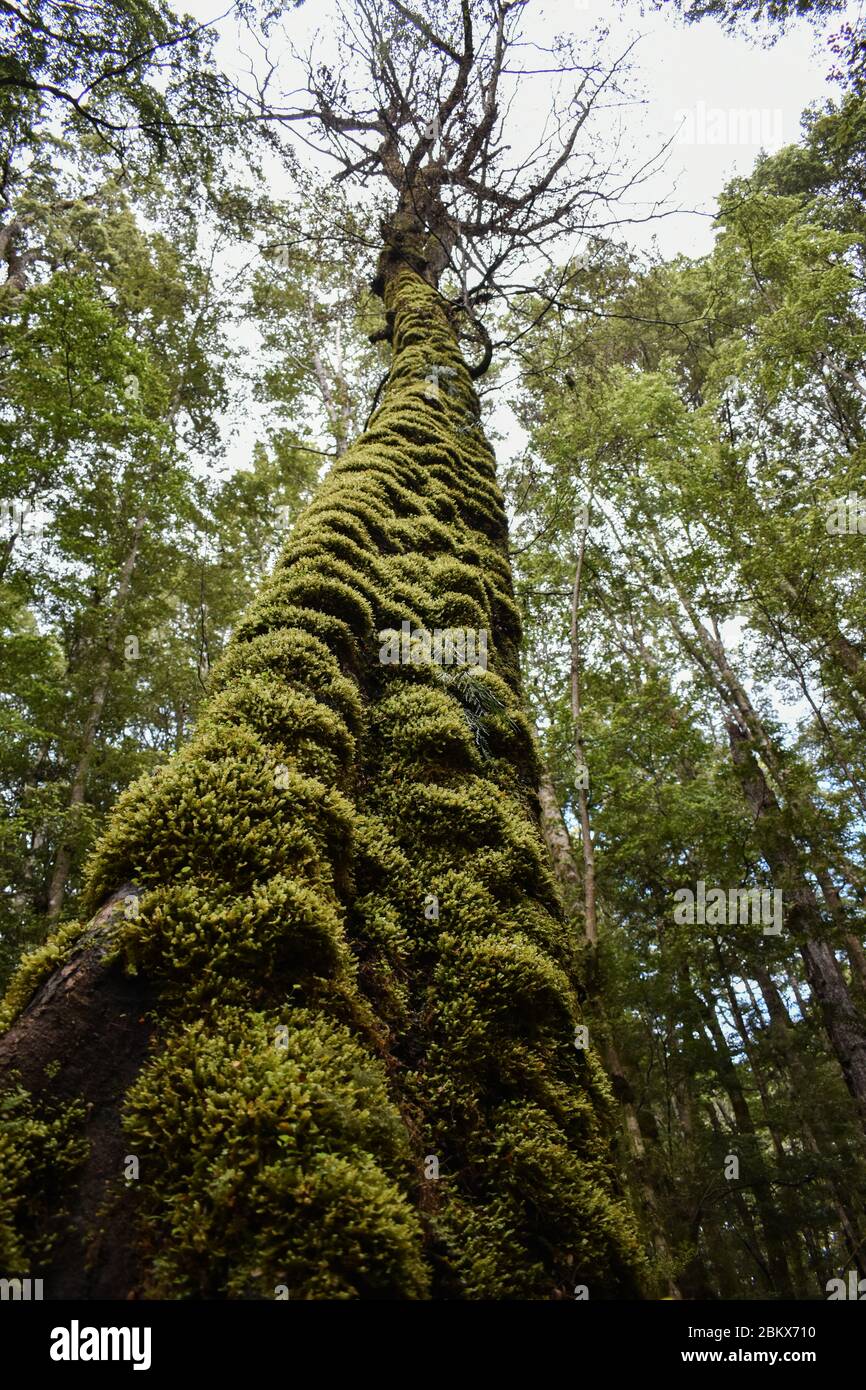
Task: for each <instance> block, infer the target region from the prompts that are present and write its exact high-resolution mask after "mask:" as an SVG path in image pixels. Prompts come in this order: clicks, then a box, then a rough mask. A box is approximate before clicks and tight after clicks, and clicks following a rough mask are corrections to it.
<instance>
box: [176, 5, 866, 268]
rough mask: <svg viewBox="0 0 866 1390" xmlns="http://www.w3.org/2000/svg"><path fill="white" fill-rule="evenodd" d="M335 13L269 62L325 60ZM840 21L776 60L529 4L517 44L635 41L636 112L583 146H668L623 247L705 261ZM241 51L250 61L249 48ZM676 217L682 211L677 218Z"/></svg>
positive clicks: (788, 126)
mask: <svg viewBox="0 0 866 1390" xmlns="http://www.w3.org/2000/svg"><path fill="white" fill-rule="evenodd" d="M862 4H863V0H854V3H852V4H850V5H849V13H850V14H852V15H853V14H855V13H857V12H859V10H860V9H861V7H862ZM181 8H182V9H185V10H188V11H190V12H191V13H192V14H194V15H195V16H196V18H198V19H199V20H203V19H208V18H211V17H212V16H214V15H215V14H218V13H220V10H219V9H216V8H215V5H214V0H186V2H185V3H179V4H178V9H181ZM334 9H335V5H334V0H307V3H306V4H304V5H303V6H302V7H301V8H300V9H299V10H296V11H292V12H291V13H290V14H289V15H288V16H287V17H286V19H285V21H284V34H285V39H284V40H282V41H281V39H280V38H278V37H275V38H274V40H273V47H272V52H273V53H279V52H280V50H281V49H282V48H283V46H284V44H285V47H286V48H288V43H289V42H291V43H293V44H295V45H296V46H297V47H298V48H302V49H303V48H305V47H306V46H307V43H308V41H309V39H310V38H311V36H312V35H313V34H318V36H319V43H320V45H321V46H322V51H323V52H325V53H326V54H327V52H328V49H329V47H330V39H331V35H332V33H333V18H332V16H333V14H334ZM842 18H843V16H836V17H834V18H832V19H831V20H830V21H828V22H825V23H823V24H818V25H814V24H811V23H808V22H804V21H799V22H797V23H794V24H792V25H791V28H790V32H789V33H788V34H786V35H785V36H784V37H782V38H781V39H779V40H778V42H777V43H776V44H775V46H774V47H773V48H770V49H765V48H762V47H760V46H759V45H758V44H757V43H755V42H754V41H752V40H751V39H750V38H749V37H746V36H734V37H732V36H729V35H727V34H726V33H725V32H724V31H723V30H722V28H721V26H720V25H719V24H718V23H716V22H715V21H713V20H704V21H702V22H701V23H700V24H692V25H685V24H683V22H682V20H681V19H680V17H679V16H678V14H677V12H676V10H675V8H674V6H673V5H670V6H666V7H665V8H663V9H661V10H655V9H651V10H648V11H647V12H646V13H643V14H642V13H641V5H640V3H639V0H625V3H622V2H621V0H529V3H528V5H527V6H526V9H525V10H524V32H525V36H526V38H527V39H529V40H531V41H535V42H537V43H539V44H546V43H547V42H548V41H549V39H550V37H551V36H552V35H553V34H554V33H561V32H571V33H574V34H576V35H577V36H578V37H581V36H584V35H585V36H587V38H588V36H589V34H590V33H591V32H592V31H593V30H594V29H596V28H597V27H598V26H603V27H604V28H606V29H608V30H609V40H608V51H609V52H610V53H611V54H612V55H615V54H617V53H619V52H621V51H622V50H623V49H624V48H625V47H626V46H627V44H628V43H629V42H630V41H631V40H633V39H635V38H637V44H636V46H635V48H634V50H633V52H632V69H633V75H632V80H631V82H630V88H631V90H632V91H633V92H634V94H635V99H634V102H633V104H632V105H631V106H630V107H623V106H622V105H620V104H616V105H615V106H614V107H613V108H612V109H606V110H601V111H599V112H597V113H596V114H595V115H594V118H593V119H594V124H593V126H592V128H591V129H590V128H589V127H587V128H586V129H587V134H588V135H589V136H590V137H591V138H592V139H599V138H600V139H601V141H603V142H604V141H609V140H614V139H616V138H617V137H618V136H620V133H621V134H622V137H624V138H623V139H622V147H623V148H624V150H625V151H626V153H627V155H628V156H629V157H630V158H631V157H633V159H634V162H635V164H638V163H642V162H643V161H644V160H646V159H648V158H649V157H650V156H651V155H652V154H653V153H655V152H656V151H658V150H659V149H661V148H662V146H664V145H665V144H666V143H667V142H668V141H673V143H672V144H671V147H670V150H669V152H668V156H667V160H666V167H665V169H664V171H663V172H660V173H659V174H658V175H657V176H656V177H655V178H654V179H653V180H652V182H651V183H650V184H648V185H646V186H644V188H643V189H642V190H641V193H640V198H641V204H642V205H641V206H637V207H635V214H636V215H637V216H641V215H642V214H643V212H644V209H645V206H646V205H648V204H649V203H650V202H651V201H652V200H663V201H664V202H665V204H666V206H667V207H668V208H669V209H670V210H671V212H670V213H669V215H667V216H665V217H664V218H662V219H660V220H654V221H653V222H652V223H650V224H644V225H642V226H632V227H631V228H624V229H623V235H624V236H625V237H626V238H627V239H628V240H629V241H630V242H631V243H632V244H633V245H635V246H636V247H641V248H645V247H647V246H648V245H649V244H650V243H651V241H652V239H653V237H655V238H656V240H657V243H658V246H659V249H660V250H661V251H662V253H663V254H664V255H666V256H669V255H673V254H676V253H677V252H683V253H686V254H689V255H701V254H703V253H704V252H706V251H708V250H709V249H710V246H711V244H712V233H711V214H712V209H713V207H714V201H715V198H716V196H717V195H718V193H719V191H720V189H721V187H722V185H723V183H724V181H725V179H726V178H727V177H729V176H730V175H731V174H732V173H735V172H738V173H746V172H747V171H748V170H749V168H750V167H751V165H752V164H753V162H754V159H755V156H756V154H757V153H758V149H759V148H760V146H761V145H763V146H764V147H765V148H766V149H768V150H773V149H776V148H778V147H779V146H780V145H783V144H789V143H791V142H793V141H794V140H796V139H797V135H798V130H799V121H800V115H801V113H802V111H803V109H804V108H805V107H806V106H808V105H809V104H810V103H812V102H814V101H818V102H822V101H824V100H825V99H826V98H827V97H828V96H830V95H835V94H836V92H837V88H836V86H835V84H832V83H829V82H828V81H827V78H826V73H827V70H828V69H829V67H830V66H831V65H832V56H831V55H830V54H829V53H828V51H827V47H826V39H827V36H828V35H829V34H830V33H832V32H833V31H834V30H836V29H838V27H839V25H840V23H841V22H842ZM217 27H218V30H219V32H220V34H221V36H222V37H221V40H220V45H219V49H218V52H217V58H218V61H219V62H220V63H221V64H222V65H223V66H224V67H225V68H226V69H227V70H229V71H231V72H233V73H237V72H239V71H240V70H242V68H243V67H244V66H245V60H244V59H243V58H241V56H240V55H239V53H238V44H237V35H236V31H235V29H234V26H233V25H232V24H231V22H223V23H222V24H220V25H218V26H217ZM751 28H752V26H751V25H750V26H749V29H750V31H751ZM244 47H245V48H246V50H247V52H248V53H250V52H253V49H252V47H251V45H250V44H249V42H248V41H246V42H245V44H244ZM257 61H258V59H257ZM281 71H282V72H283V73H285V79H286V80H285V86H286V87H289V86H291V85H292V78H293V71H292V64H291V59H290V57H289V54H288V52H286V57H285V63H284V65H283V66H282V67H281ZM545 82H546V79H544V78H542V79H535V81H534V82H528V83H526V84H525V85H526V93H525V96H524V95H523V94H522V95H521V100H520V102H519V103H518V105H517V106H516V108H515V113H514V114H515V119H514V123H513V130H512V136H513V138H515V139H516V140H519V139H520V138H521V134H525V133H527V132H529V131H530V130H531V129H532V128H533V127H535V126H537V125H539V124H540V122H541V121H542V120H543V117H544V111H545V105H546V101H547V99H548V95H549V89H548V88H547V87H546V86H545ZM322 167H323V169H324V168H326V167H328V166H325V165H323V166H322ZM275 191H277V190H275ZM644 200H645V201H644ZM676 208H681V209H688V210H689V211H681V212H673V210H674V209H676Z"/></svg>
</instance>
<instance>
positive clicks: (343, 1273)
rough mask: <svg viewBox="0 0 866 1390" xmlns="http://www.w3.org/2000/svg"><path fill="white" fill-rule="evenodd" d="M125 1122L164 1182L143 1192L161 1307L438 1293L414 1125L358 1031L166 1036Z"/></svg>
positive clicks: (300, 1023) (294, 1025)
mask: <svg viewBox="0 0 866 1390" xmlns="http://www.w3.org/2000/svg"><path fill="white" fill-rule="evenodd" d="M203 1096H204V1097H206V1099H207V1104H206V1106H203V1105H202V1103H201V1101H202V1097H203ZM125 1123H126V1129H127V1133H128V1135H129V1141H130V1146H131V1148H132V1149H134V1151H135V1152H136V1153H137V1154H138V1155H139V1158H140V1161H141V1165H142V1170H143V1171H144V1172H152V1173H154V1174H158V1175H159V1178H158V1181H155V1182H154V1184H153V1185H152V1186H148V1185H145V1186H144V1188H143V1193H142V1197H143V1201H142V1218H143V1224H144V1229H145V1232H146V1241H147V1244H148V1246H149V1247H150V1249H151V1250H152V1260H151V1264H150V1269H151V1274H150V1281H149V1285H148V1289H147V1292H148V1293H149V1294H150V1295H151V1296H159V1297H170V1298H177V1297H190V1296H198V1297H209V1296H214V1295H216V1294H226V1295H228V1296H229V1297H264V1298H267V1297H273V1296H274V1290H275V1288H276V1287H277V1286H278V1285H286V1286H287V1287H288V1290H289V1295H290V1297H292V1298H358V1297H368V1298H418V1297H423V1296H424V1294H425V1293H426V1289H427V1278H426V1272H425V1266H424V1260H423V1257H422V1240H421V1230H420V1225H419V1221H418V1218H417V1215H416V1213H415V1211H414V1209H413V1205H412V1202H411V1200H410V1196H409V1190H410V1179H411V1165H410V1159H409V1153H408V1147H407V1144H406V1136H405V1130H404V1128H403V1125H402V1123H401V1120H400V1116H399V1113H398V1112H397V1110H396V1108H395V1107H394V1105H393V1103H392V1101H391V1100H390V1099H389V1096H388V1089H387V1084H386V1080H385V1074H384V1072H383V1070H382V1068H381V1066H380V1065H379V1064H378V1063H376V1062H375V1061H374V1060H373V1059H371V1058H370V1057H369V1055H368V1054H367V1053H366V1052H365V1050H364V1048H363V1047H361V1046H360V1045H359V1044H358V1042H356V1041H355V1040H354V1039H353V1038H352V1037H351V1035H350V1033H349V1032H348V1030H347V1029H345V1028H341V1027H339V1026H335V1025H334V1024H331V1023H329V1022H328V1021H326V1020H324V1019H322V1018H317V1017H315V1016H314V1015H311V1014H310V1013H309V1012H308V1011H306V1010H289V1011H287V1012H286V1013H285V1014H284V1015H278V1014H274V1015H271V1016H267V1015H265V1014H256V1013H248V1012H245V1011H243V1010H231V1009H223V1010H220V1011H219V1012H218V1013H215V1014H214V1015H213V1016H212V1018H211V1019H210V1021H209V1023H208V1024H207V1025H206V1024H204V1023H201V1022H200V1023H197V1024H195V1025H193V1026H191V1027H189V1028H187V1029H184V1030H183V1031H182V1032H180V1033H179V1034H175V1035H174V1036H173V1037H170V1038H169V1039H168V1040H167V1042H166V1046H165V1048H164V1049H163V1050H162V1051H161V1052H160V1054H159V1055H158V1056H157V1057H156V1058H155V1059H154V1061H153V1062H152V1063H151V1064H150V1066H149V1067H148V1068H147V1069H146V1070H145V1071H144V1072H143V1073H142V1075H141V1076H140V1077H139V1079H138V1081H137V1082H136V1083H135V1086H134V1087H133V1089H132V1091H131V1093H130V1095H129V1098H128V1104H127V1118H126V1122H125Z"/></svg>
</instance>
